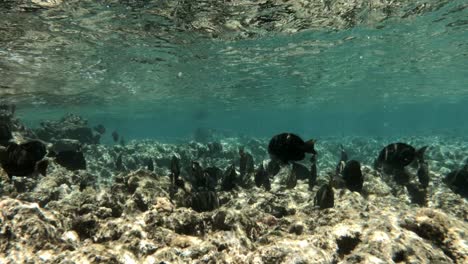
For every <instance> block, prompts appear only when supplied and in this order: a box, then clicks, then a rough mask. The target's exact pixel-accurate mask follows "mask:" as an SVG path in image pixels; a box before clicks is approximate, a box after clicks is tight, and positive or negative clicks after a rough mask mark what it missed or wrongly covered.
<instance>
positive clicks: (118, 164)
mask: <svg viewBox="0 0 468 264" xmlns="http://www.w3.org/2000/svg"><path fill="white" fill-rule="evenodd" d="M115 168H116V169H117V171H124V170H125V167H124V165H123V160H122V153H120V154H119V155H118V156H117V159H116V161H115Z"/></svg>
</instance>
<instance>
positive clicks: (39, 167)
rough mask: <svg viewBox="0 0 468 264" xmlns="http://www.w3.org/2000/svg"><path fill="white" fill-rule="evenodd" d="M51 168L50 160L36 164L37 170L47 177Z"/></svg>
mask: <svg viewBox="0 0 468 264" xmlns="http://www.w3.org/2000/svg"><path fill="white" fill-rule="evenodd" d="M48 166H49V161H48V160H46V159H45V160H41V161H39V162H38V163H37V164H36V170H37V171H38V172H39V173H40V174H42V175H44V176H47V167H48Z"/></svg>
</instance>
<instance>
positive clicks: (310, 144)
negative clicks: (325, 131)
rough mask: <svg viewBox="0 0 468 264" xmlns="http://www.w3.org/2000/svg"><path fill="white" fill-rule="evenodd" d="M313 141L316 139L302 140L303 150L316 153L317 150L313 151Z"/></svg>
mask: <svg viewBox="0 0 468 264" xmlns="http://www.w3.org/2000/svg"><path fill="white" fill-rule="evenodd" d="M315 142H317V141H316V140H314V139H311V140H309V141H306V142H304V152H307V153H312V154H316V153H317V152H315Z"/></svg>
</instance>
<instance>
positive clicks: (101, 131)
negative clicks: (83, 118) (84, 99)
mask: <svg viewBox="0 0 468 264" xmlns="http://www.w3.org/2000/svg"><path fill="white" fill-rule="evenodd" d="M93 129H94V130H95V131H96V132H98V133H99V134H101V135H102V134H104V133H106V128H105V127H104V126H103V125H101V124H99V125H97V126H95V127H93Z"/></svg>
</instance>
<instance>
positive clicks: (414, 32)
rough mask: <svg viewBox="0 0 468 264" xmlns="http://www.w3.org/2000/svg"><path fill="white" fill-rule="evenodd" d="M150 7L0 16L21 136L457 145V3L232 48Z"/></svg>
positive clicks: (226, 38)
mask: <svg viewBox="0 0 468 264" xmlns="http://www.w3.org/2000/svg"><path fill="white" fill-rule="evenodd" d="M162 2H163V1H133V2H113V1H108V2H105V1H104V2H97V3H92V2H87V1H85V2H82V3H67V4H63V5H61V6H59V7H56V8H45V9H41V10H38V11H33V12H16V11H15V10H12V9H11V8H8V7H2V9H0V10H1V12H2V13H3V14H2V22H1V23H2V24H1V25H2V26H1V27H0V30H2V32H3V33H4V34H2V35H3V37H0V44H1V45H0V87H1V89H0V96H1V100H2V101H7V102H13V103H16V104H17V105H18V107H17V109H18V116H19V117H20V118H21V119H22V120H23V121H24V122H25V123H26V124H29V125H31V126H36V125H38V123H39V122H40V121H41V120H44V119H58V118H60V117H61V116H63V115H64V114H65V113H68V112H71V113H76V114H79V115H82V116H83V117H85V118H87V119H88V120H89V122H90V123H91V124H98V123H102V124H103V125H104V126H106V127H107V128H108V129H109V130H112V129H116V130H117V131H120V133H121V134H122V135H125V137H126V138H127V139H138V138H156V139H161V140H172V139H178V138H187V137H190V136H191V135H192V133H193V131H194V130H195V129H196V128H198V127H205V128H214V129H218V130H220V131H225V132H226V134H228V135H253V136H269V135H271V134H274V133H277V132H282V131H295V132H296V133H299V134H301V135H303V136H305V137H323V136H328V135H373V136H381V135H400V134H403V135H428V134H444V133H450V134H454V135H466V132H468V125H467V124H466V123H465V122H460V121H461V117H463V116H466V114H468V107H466V105H467V102H468V22H467V20H466V18H467V17H468V6H467V4H466V1H439V4H438V5H433V8H427V10H424V12H421V13H417V14H413V13H414V10H416V9H415V8H416V7H418V4H420V3H419V2H418V3H414V5H409V6H407V7H405V8H403V9H404V10H403V11H402V12H401V14H402V15H401V14H399V15H395V16H390V17H388V18H387V19H384V20H378V19H377V20H375V19H371V18H368V17H370V15H371V14H372V13H371V12H370V11H369V13H366V10H364V11H362V12H361V13H360V14H359V16H360V18H361V20H360V21H361V23H359V24H356V25H351V26H347V27H344V28H339V29H338V28H333V27H331V28H330V27H328V28H310V29H303V30H300V31H298V32H294V33H291V32H275V31H269V32H266V33H265V32H264V31H261V32H259V33H256V34H252V36H244V35H242V37H239V35H235V34H234V33H235V30H228V29H226V31H223V32H220V33H217V34H206V32H201V31H200V30H196V29H193V28H188V29H186V27H185V26H184V24H183V22H184V21H179V20H177V19H174V20H169V19H167V17H164V16H162V15H160V14H155V12H156V11H155V10H159V9H157V8H158V5H159V4H160V3H162ZM184 10H185V9H184ZM196 11H197V10H193V12H196ZM186 16H189V14H185V13H184V14H181V15H180V16H179V17H182V18H186ZM187 19H188V18H187ZM182 20H183V19H182ZM233 31H234V32H233ZM109 142H110V139H109Z"/></svg>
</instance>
